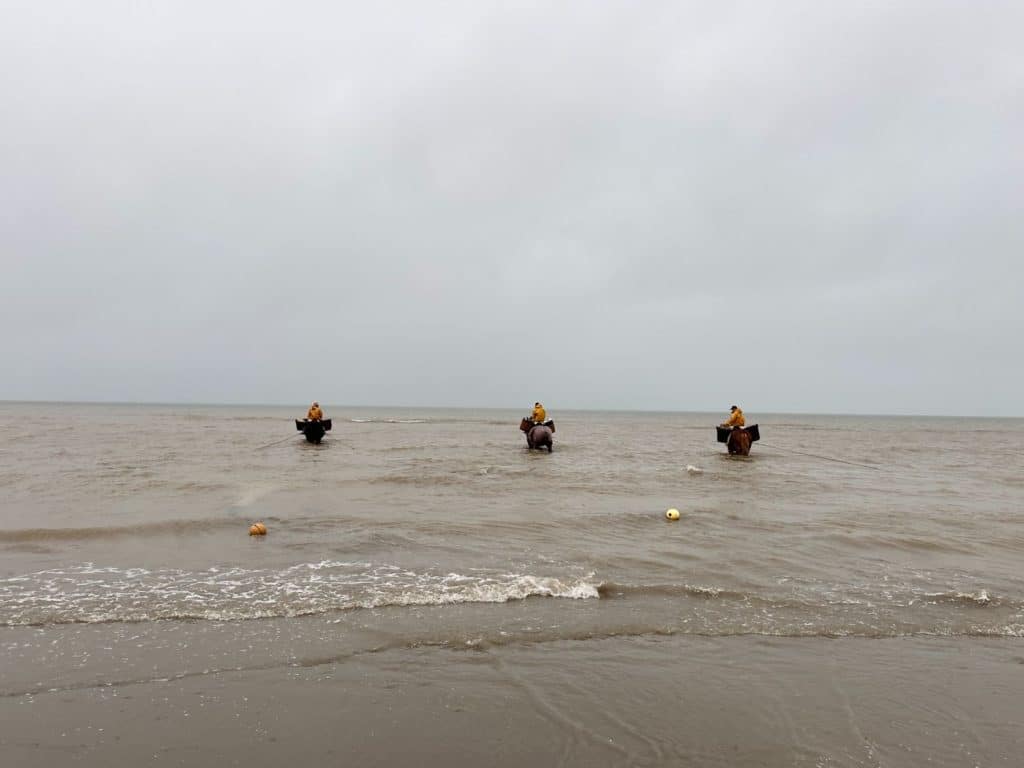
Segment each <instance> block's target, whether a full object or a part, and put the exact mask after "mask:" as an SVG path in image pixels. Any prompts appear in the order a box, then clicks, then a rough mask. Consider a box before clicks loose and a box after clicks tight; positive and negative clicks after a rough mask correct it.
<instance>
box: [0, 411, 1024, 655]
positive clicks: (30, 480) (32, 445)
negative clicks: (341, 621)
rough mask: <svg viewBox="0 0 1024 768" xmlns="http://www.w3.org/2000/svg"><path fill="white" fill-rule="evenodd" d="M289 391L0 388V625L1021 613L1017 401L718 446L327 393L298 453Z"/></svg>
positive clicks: (1021, 431)
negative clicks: (196, 402)
mask: <svg viewBox="0 0 1024 768" xmlns="http://www.w3.org/2000/svg"><path fill="white" fill-rule="evenodd" d="M298 410H299V409H286V408H258V407H256V408H252V407H181V406H127V405H126V406H99V405H45V406H41V405H24V404H8V405H3V406H0V445H2V448H0V451H2V453H0V459H2V469H0V493H2V495H3V505H2V511H0V551H2V552H3V554H4V557H3V565H2V570H0V626H6V627H13V626H20V625H31V626H47V625H51V624H61V623H89V622H118V621H125V622H142V621H154V620H173V619H190V620H212V621H222V620H227V619H239V620H242V619H253V620H257V619H266V618H271V617H287V616H308V615H323V616H330V615H332V614H335V613H339V612H345V611H353V610H360V609H367V608H378V607H382V606H397V607H401V606H430V605H438V606H441V605H450V604H454V603H464V604H470V605H471V604H475V603H504V602H510V601H519V600H525V599H528V598H532V597H545V598H553V599H554V600H555V601H556V602H557V604H558V605H559V606H560V607H559V608H558V609H557V610H558V611H560V612H561V613H560V615H561V616H562V617H563V626H566V627H571V626H572V624H573V622H572V621H571V620H567V619H568V617H571V616H572V615H573V614H574V612H579V611H581V610H583V611H585V610H587V609H585V608H582V607H581V606H580V605H579V604H578V603H580V602H584V601H587V600H595V601H599V600H606V601H609V602H613V603H617V604H619V605H618V606H617V607H616V610H609V611H607V612H606V613H605V614H603V615H604V616H605V617H606V620H607V622H608V625H607V626H601V627H597V628H595V631H596V632H598V633H599V634H606V633H609V632H618V631H620V630H621V629H622V627H620V626H618V625H617V622H619V621H622V614H623V613H626V614H628V616H629V631H633V632H637V633H643V632H647V631H654V630H657V631H672V632H700V633H702V634H742V633H754V634H773V635H801V636H804V635H811V636H813V635H825V636H842V635H864V636H870V637H888V636H899V635H906V634H941V635H988V636H1010V637H1015V636H1019V635H1020V634H1022V632H1024V578H1022V573H1021V570H1020V568H1019V553H1020V551H1021V550H1022V547H1024V526H1022V523H1021V509H1022V504H1021V502H1022V500H1024V479H1022V475H1021V472H1020V470H1021V466H1022V448H1021V445H1022V442H1024V441H1022V437H1024V423H1022V422H1021V421H994V420H973V419H925V418H913V419H911V418H884V417H825V416H815V417H809V416H779V415H771V414H764V415H757V414H755V415H754V418H755V419H756V420H757V421H758V422H759V423H760V426H761V431H762V435H763V439H762V440H761V442H759V443H756V444H755V446H754V450H753V452H752V454H751V456H750V457H749V458H746V459H743V458H731V457H728V456H727V455H725V454H724V453H723V450H722V446H721V445H719V444H717V443H716V442H715V441H714V434H715V433H714V429H713V426H714V423H715V416H714V415H711V414H680V413H598V412H571V411H568V412H563V413H554V414H553V416H554V417H555V418H556V426H557V432H556V435H555V451H554V453H552V454H550V455H548V454H546V453H539V452H538V453H531V452H529V451H528V450H526V448H525V441H524V439H523V436H522V435H521V433H519V431H518V429H517V424H518V420H517V417H518V416H519V414H518V413H516V412H513V411H462V410H452V411H447V410H429V409H398V408H379V409H355V408H348V409H346V408H340V407H339V408H335V409H333V411H332V412H331V413H330V414H329V415H330V416H332V417H333V419H334V425H335V428H334V430H333V431H332V432H331V433H329V436H328V438H327V439H326V440H325V441H324V443H323V444H321V445H319V446H314V445H309V444H307V443H305V442H304V441H303V440H302V438H301V435H299V434H298V433H296V434H295V436H294V437H293V438H291V439H288V431H289V430H293V429H294V427H293V424H292V419H293V418H294V416H295V414H296V413H297V412H298ZM282 433H283V437H284V441H283V442H276V441H277V440H280V439H281V438H282ZM687 467H690V470H689V471H687ZM695 468H696V469H699V470H701V471H699V472H695V471H694V469H695ZM667 507H678V508H679V509H680V510H681V511H682V519H681V520H680V521H679V522H677V523H671V522H668V521H666V520H665V519H664V518H663V512H664V510H665V509H666V508H667ZM255 520H262V521H264V522H266V523H267V525H268V526H269V528H270V534H269V536H268V537H266V538H265V539H254V538H251V537H249V536H248V535H247V529H248V526H249V524H250V523H251V522H252V521H255Z"/></svg>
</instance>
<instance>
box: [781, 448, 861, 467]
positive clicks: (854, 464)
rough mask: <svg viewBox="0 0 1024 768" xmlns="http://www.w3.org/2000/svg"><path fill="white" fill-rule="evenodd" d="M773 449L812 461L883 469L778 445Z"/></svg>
mask: <svg viewBox="0 0 1024 768" xmlns="http://www.w3.org/2000/svg"><path fill="white" fill-rule="evenodd" d="M772 447H773V448H774V449H775V450H776V451H783V452H785V453H796V454H798V455H800V456H809V457H810V458H812V459H822V460H823V461H834V462H836V463H837V464H850V465H852V466H854V467H864V469H873V470H875V471H876V472H877V471H879V470H880V469H881V467H875V466H872V465H871V464H861V463H859V462H856V461H847V460H846V459H837V458H834V457H832V456H822V455H820V454H817V453H805V452H804V451H794V450H793V449H792V448H780V447H779V446H777V445H775V446H772Z"/></svg>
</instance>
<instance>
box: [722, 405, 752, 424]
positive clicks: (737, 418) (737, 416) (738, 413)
mask: <svg viewBox="0 0 1024 768" xmlns="http://www.w3.org/2000/svg"><path fill="white" fill-rule="evenodd" d="M746 423H747V421H746V419H744V418H743V410H742V409H741V408H740V407H739V406H736V405H734V406H732V408H730V409H729V418H728V419H726V420H725V421H723V422H722V426H723V427H742V426H743V425H744V424H746Z"/></svg>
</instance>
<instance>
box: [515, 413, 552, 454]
mask: <svg viewBox="0 0 1024 768" xmlns="http://www.w3.org/2000/svg"><path fill="white" fill-rule="evenodd" d="M519 429H520V430H521V431H522V432H525V433H526V445H527V447H528V448H545V447H546V448H547V449H548V453H551V451H552V439H551V435H553V434H554V432H555V422H553V421H545V422H544V423H543V424H534V423H533V419H523V420H522V421H521V422H519Z"/></svg>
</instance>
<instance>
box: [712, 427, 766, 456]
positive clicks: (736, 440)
mask: <svg viewBox="0 0 1024 768" xmlns="http://www.w3.org/2000/svg"><path fill="white" fill-rule="evenodd" d="M760 439H761V431H760V430H759V429H758V428H757V424H754V425H753V426H751V427H746V428H744V427H718V442H720V443H725V447H726V448H728V449H729V454H730V455H731V456H749V455H750V446H751V444H752V443H754V442H755V441H757V440H760Z"/></svg>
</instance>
